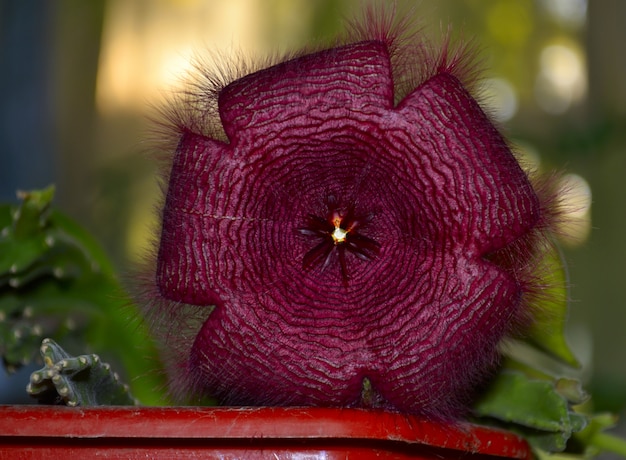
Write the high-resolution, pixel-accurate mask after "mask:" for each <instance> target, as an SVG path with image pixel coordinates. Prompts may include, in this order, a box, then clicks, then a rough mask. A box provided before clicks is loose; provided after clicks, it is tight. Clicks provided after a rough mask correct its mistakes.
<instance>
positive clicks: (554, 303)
mask: <svg viewBox="0 0 626 460" xmlns="http://www.w3.org/2000/svg"><path fill="white" fill-rule="evenodd" d="M538 271H540V272H541V273H544V277H543V279H542V283H543V284H544V286H546V287H545V288H544V289H543V292H542V293H541V297H540V298H541V301H540V302H538V305H537V306H536V307H535V310H534V311H533V319H534V323H533V325H532V326H531V328H530V330H529V331H528V334H527V337H526V341H527V342H528V343H529V344H531V345H533V346H534V347H536V348H538V349H539V350H542V351H544V352H546V353H548V354H549V355H550V356H552V357H554V358H556V359H558V360H560V361H561V362H563V363H565V364H567V365H569V366H572V367H576V368H578V367H580V363H579V362H578V359H576V356H574V354H573V353H572V351H571V349H570V347H569V345H568V344H567V340H566V338H565V323H566V321H567V315H568V301H567V298H568V297H567V272H566V267H565V263H564V261H563V258H562V256H561V254H560V253H559V252H558V250H556V249H555V250H553V251H549V252H548V254H547V256H546V257H545V259H544V261H543V266H542V267H539V268H538Z"/></svg>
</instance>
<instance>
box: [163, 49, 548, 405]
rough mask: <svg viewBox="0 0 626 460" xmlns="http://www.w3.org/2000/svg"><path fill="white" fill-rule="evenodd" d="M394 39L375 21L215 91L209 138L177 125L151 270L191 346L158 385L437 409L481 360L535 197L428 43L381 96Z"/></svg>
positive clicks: (460, 392) (519, 298)
mask: <svg viewBox="0 0 626 460" xmlns="http://www.w3.org/2000/svg"><path fill="white" fill-rule="evenodd" d="M396 52H397V51H396V50H395V48H394V42H393V40H391V39H388V38H385V37H383V38H376V37H374V38H371V39H369V40H361V41H358V42H355V43H351V44H348V45H344V46H340V47H336V48H332V49H328V50H324V51H319V52H315V53H312V54H308V55H303V56H300V57H297V58H294V59H291V60H287V61H285V62H282V63H279V64H277V65H274V66H272V67H269V68H266V69H264V70H260V71H257V72H255V73H251V74H249V75H247V76H244V77H243V78H240V79H237V80H235V81H232V82H230V83H229V84H227V85H224V86H223V87H221V88H218V90H217V91H216V95H217V111H218V114H219V119H220V121H221V126H222V127H223V131H224V133H225V136H226V138H225V139H218V138H217V137H216V136H208V135H206V134H205V133H203V132H201V130H200V129H197V126H198V125H201V124H202V123H203V122H205V120H204V118H202V119H201V122H197V124H196V125H193V126H192V124H191V123H188V122H187V123H186V122H185V121H184V120H183V121H181V122H180V123H179V125H178V126H177V129H178V132H179V134H180V138H179V142H178V146H177V148H176V151H175V155H174V158H173V163H172V166H171V171H170V175H169V185H168V190H167V196H166V201H165V206H164V209H163V222H162V233H161V240H160V246H159V251H158V262H157V268H156V276H155V280H156V286H157V287H158V291H159V293H160V296H162V297H163V298H165V299H168V300H169V301H173V303H172V304H171V305H170V307H169V308H171V310H169V311H171V312H174V311H176V309H184V308H189V307H184V305H194V306H198V308H195V310H194V311H196V312H199V314H200V315H204V316H203V317H202V324H201V325H200V326H199V327H196V328H195V329H194V328H193V326H191V325H190V326H189V328H188V329H185V330H175V331H170V334H173V335H180V336H181V337H184V338H183V339H181V340H180V342H181V343H187V344H188V345H187V346H179V347H178V348H177V350H179V352H180V353H183V355H182V356H178V357H177V358H176V359H177V360H178V361H177V362H176V364H175V365H173V366H172V367H173V370H172V373H173V377H172V379H173V380H174V381H175V382H176V383H175V385H182V386H184V387H185V388H186V389H190V390H193V391H195V392H199V393H201V394H206V395H210V396H213V397H216V398H218V399H219V400H220V401H221V402H223V403H227V404H253V405H258V404H271V405H325V406H362V405H377V406H382V407H388V408H393V409H397V410H402V411H407V412H412V413H422V414H431V415H433V414H438V416H446V415H453V414H456V413H458V411H459V410H460V409H461V408H462V407H463V404H465V403H466V401H467V397H468V395H469V394H470V393H471V391H472V390H473V388H474V387H475V385H476V384H477V383H479V382H480V381H481V378H482V377H483V376H484V375H485V374H486V373H488V372H489V371H490V367H491V366H492V365H493V363H494V362H495V361H496V359H497V351H496V349H497V344H498V342H499V341H500V340H501V339H502V338H503V337H505V336H506V334H507V333H508V332H510V331H511V328H512V325H514V324H515V322H516V321H518V320H519V319H520V317H521V316H522V315H523V310H524V306H525V301H524V298H525V295H526V294H527V290H528V286H527V281H528V280H527V279H526V278H524V276H525V275H523V274H524V273H527V270H526V269H525V268H526V267H525V266H523V265H525V264H528V260H529V257H527V256H524V257H522V256H521V254H522V253H524V254H526V253H527V252H532V249H533V248H532V247H531V246H532V245H531V244H520V242H524V241H531V236H532V238H534V237H535V236H536V235H537V233H538V231H537V230H538V229H539V228H540V227H541V225H542V205H541V204H540V200H539V198H538V196H537V194H536V193H535V191H534V190H533V187H532V186H531V183H530V181H529V179H528V178H527V175H526V174H525V173H524V171H523V170H522V169H521V168H520V166H519V165H518V163H517V161H516V159H515V158H514V156H513V154H512V153H511V151H510V149H509V147H508V146H507V143H506V142H505V140H504V139H503V137H502V136H501V135H500V133H499V132H498V130H497V129H496V128H495V127H494V126H493V124H492V123H491V121H490V120H489V118H488V117H487V116H486V115H485V113H484V112H483V111H482V110H481V108H480V106H479V105H478V103H477V102H476V101H475V100H474V99H473V98H472V96H471V95H470V93H469V92H468V90H467V89H466V87H465V86H464V85H463V83H462V80H463V75H462V71H461V70H459V69H460V68H462V65H460V61H461V60H462V59H463V57H459V56H456V57H454V56H453V57H447V55H446V51H445V50H444V51H442V53H441V55H440V56H437V57H436V58H434V59H432V60H431V64H430V67H429V68H428V69H426V70H427V71H426V72H422V79H421V80H420V81H418V82H416V83H415V85H414V86H413V87H412V88H411V90H410V91H406V93H407V94H406V95H405V96H403V97H401V98H400V100H399V102H394V100H395V99H398V89H397V87H394V82H395V81H399V79H400V76H401V72H402V69H400V71H398V69H394V68H392V62H395V61H394V56H396V55H395V54H394V53H396ZM402 62H403V66H404V68H409V67H410V62H409V63H407V61H406V59H405V60H404V61H402ZM418 65H419V64H418ZM422 67H424V66H423V65H422ZM396 86H398V84H397V83H396ZM206 93H210V91H207V92H206ZM205 96H206V97H209V96H210V94H204V95H203V96H202V97H205ZM207 106H210V104H207ZM207 123H208V122H207ZM520 247H522V248H523V250H522V251H519V250H518V249H519V248H520ZM511 248H518V249H511ZM507 251H508V252H507ZM516 251H517V252H519V253H520V259H519V260H520V261H519V262H516V258H515V257H508V256H507V257H502V256H501V255H502V254H509V253H512V254H513V256H515V254H516ZM516 264H517V265H516ZM155 308H157V307H155ZM157 316H158V315H155V317H157ZM174 316H175V315H174ZM160 317H161V320H162V321H163V322H164V323H166V324H167V323H168V321H171V317H173V316H170V315H167V314H162V315H160ZM176 324H180V323H176ZM176 327H179V326H176ZM174 341H175V340H174ZM364 382H367V385H366V387H367V388H371V391H370V393H368V394H364V392H363V388H364Z"/></svg>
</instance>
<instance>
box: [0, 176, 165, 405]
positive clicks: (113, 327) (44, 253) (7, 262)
mask: <svg viewBox="0 0 626 460" xmlns="http://www.w3.org/2000/svg"><path fill="white" fill-rule="evenodd" d="M53 195H54V188H53V187H49V188H47V189H44V190H41V191H33V192H22V193H20V198H21V199H22V202H21V203H20V204H19V205H17V206H11V205H2V206H0V356H1V357H2V360H3V363H4V365H5V368H6V369H7V370H8V371H9V372H11V371H13V370H15V369H17V368H19V367H20V366H25V365H28V364H29V363H31V362H33V361H34V360H36V359H37V357H38V356H37V349H38V348H39V343H40V342H41V339H42V338H43V337H52V338H54V340H57V341H58V342H59V343H62V344H63V345H64V346H65V347H67V348H71V349H75V350H81V351H83V352H92V351H94V350H96V351H98V352H101V353H102V354H103V356H107V359H111V360H113V362H117V363H120V364H122V365H123V367H124V368H125V369H126V371H127V374H126V375H127V377H128V378H129V380H130V381H131V385H132V387H133V392H134V393H135V394H136V395H137V396H138V397H139V398H140V399H141V400H142V402H144V403H145V404H156V403H158V402H159V401H161V400H160V398H159V395H158V392H156V391H155V390H156V389H157V388H158V387H159V386H162V381H161V379H160V377H159V376H158V375H156V374H155V371H154V369H155V368H158V360H157V358H156V353H155V351H154V348H153V347H152V345H151V340H150V339H149V337H148V335H147V333H146V331H144V329H143V328H142V327H141V324H140V322H139V319H138V316H137V314H136V313H135V312H134V309H133V308H132V306H131V305H130V302H129V300H128V298H127V297H126V295H125V294H124V293H123V291H122V290H121V289H120V286H119V285H118V282H117V280H116V278H115V275H114V273H113V269H112V266H111V265H110V263H109V261H108V260H107V258H106V256H105V255H104V253H103V252H102V250H101V249H100V247H99V246H98V244H97V243H96V242H95V241H94V239H93V238H92V237H91V236H89V235H88V234H87V233H86V232H85V231H84V230H83V229H82V228H80V227H79V226H78V225H76V223H74V222H73V221H72V220H70V219H68V218H67V217H65V216H64V215H63V214H61V213H59V212H58V211H56V210H54V209H52V207H51V201H52V198H53Z"/></svg>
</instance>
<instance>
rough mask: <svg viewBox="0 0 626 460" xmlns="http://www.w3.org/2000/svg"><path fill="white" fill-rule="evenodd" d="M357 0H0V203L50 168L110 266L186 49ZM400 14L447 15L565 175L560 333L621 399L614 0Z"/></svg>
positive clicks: (444, 6)
mask: <svg viewBox="0 0 626 460" xmlns="http://www.w3.org/2000/svg"><path fill="white" fill-rule="evenodd" d="M361 3H362V2H358V1H356V0H344V1H331V0H228V1H226V0H108V1H105V0H89V1H85V0H55V1H49V0H0V66H1V72H0V92H1V99H0V100H1V101H2V102H1V103H0V117H1V119H0V201H3V202H5V201H15V190H17V189H32V188H41V187H44V186H46V185H48V184H50V183H55V184H56V185H57V190H58V192H57V198H56V205H57V207H58V208H60V209H62V210H63V211H64V212H66V213H67V214H69V215H70V216H72V217H73V218H75V219H76V220H78V221H79V222H80V223H81V224H82V225H84V226H85V227H86V228H87V229H88V230H89V231H90V232H92V233H93V234H94V235H95V236H96V238H97V239H98V240H99V241H101V242H102V243H103V245H104V246H105V248H106V250H107V251H108V253H109V254H110V256H111V257H112V259H113V261H114V263H115V265H116V266H117V268H118V270H119V271H120V273H123V272H124V271H125V270H127V269H128V267H130V266H131V265H132V264H133V263H134V262H136V261H137V260H138V258H139V257H140V255H141V253H142V251H144V250H145V248H146V247H147V244H148V241H149V240H150V237H151V235H152V233H151V229H154V206H155V204H156V203H157V202H158V196H159V191H158V187H157V184H156V180H155V176H156V168H155V161H154V158H151V156H150V154H149V152H146V146H145V142H144V140H145V139H146V132H147V129H148V127H149V126H148V123H147V115H148V114H149V113H150V106H151V105H154V104H158V103H159V102H161V101H162V100H163V98H164V97H166V95H167V94H168V92H169V91H171V90H172V89H173V88H175V87H176V85H178V84H180V81H181V78H182V77H183V76H184V74H185V72H186V71H187V70H188V69H189V67H190V60H191V59H192V58H193V57H194V56H203V53H204V50H207V49H209V50H212V51H221V52H223V53H225V54H226V55H228V53H229V52H232V50H242V51H243V52H244V54H245V55H251V56H258V55H261V56H263V55H267V54H271V53H275V52H276V51H277V50H278V51H280V50H283V51H284V50H292V49H297V48H299V47H301V46H303V45H307V44H312V43H315V42H319V41H320V40H325V39H329V38H330V37H332V36H333V35H334V34H335V33H337V32H339V31H341V30H342V29H341V18H342V17H344V16H347V17H350V16H351V15H352V14H351V12H352V11H355V10H357V9H359V8H360V5H361ZM398 3H399V4H400V5H405V4H409V5H410V4H411V2H402V1H399V2H398ZM416 15H418V16H419V20H420V23H421V24H423V26H424V29H425V31H426V32H428V33H431V34H433V35H434V36H435V37H437V36H440V35H441V30H446V29H447V27H448V24H451V25H452V29H453V31H454V35H455V36H461V37H464V39H471V40H474V41H475V42H476V44H477V45H478V46H479V48H480V49H481V51H482V54H481V56H482V58H483V61H484V64H485V68H486V72H485V77H486V80H485V81H484V94H485V95H486V96H487V98H486V100H487V102H489V103H490V105H491V106H492V108H493V113H494V116H495V117H496V119H498V120H499V121H501V122H502V125H503V129H504V131H505V132H506V134H507V135H508V136H509V137H510V138H511V139H512V140H513V141H514V143H515V144H516V145H518V146H519V149H520V151H521V152H522V153H523V154H524V155H525V156H526V157H527V158H528V159H529V160H530V161H531V162H532V163H533V164H535V165H536V166H538V167H539V168H540V169H542V170H550V169H553V168H556V169H562V168H565V169H567V171H568V173H571V174H570V175H568V176H567V179H568V181H569V183H570V184H571V185H572V187H573V188H574V190H575V196H576V197H577V201H576V203H574V205H575V206H576V207H577V216H576V217H577V225H576V226H575V227H573V228H570V229H569V233H570V235H571V237H570V238H569V239H568V240H567V241H565V242H564V250H565V255H566V259H567V261H568V266H569V273H570V280H571V285H572V287H571V293H570V296H571V299H572V302H571V319H570V323H569V325H568V335H569V340H570V342H571V345H572V347H573V348H574V350H575V352H576V354H577V356H578V357H579V359H580V360H581V361H582V362H583V364H584V368H583V371H582V376H583V378H584V379H585V381H586V382H587V384H588V386H589V387H590V388H591V389H592V390H593V392H594V397H595V399H596V405H597V406H598V409H611V410H614V411H621V410H623V408H624V407H625V405H626V331H625V329H626V292H625V289H626V267H624V264H625V263H626V238H625V237H624V235H626V212H625V211H626V210H625V206H624V203H626V186H624V182H625V181H626V178H625V177H624V176H625V174H626V129H624V128H625V127H626V126H625V125H626V53H625V52H624V43H626V28H625V27H624V24H625V23H626V2H623V1H621V0H603V1H602V2H600V1H596V2H590V1H589V2H588V1H586V0H439V1H434V0H430V1H428V0H424V1H422V2H419V4H418V6H417V8H416ZM0 385H3V383H1V381H0ZM0 393H2V387H0Z"/></svg>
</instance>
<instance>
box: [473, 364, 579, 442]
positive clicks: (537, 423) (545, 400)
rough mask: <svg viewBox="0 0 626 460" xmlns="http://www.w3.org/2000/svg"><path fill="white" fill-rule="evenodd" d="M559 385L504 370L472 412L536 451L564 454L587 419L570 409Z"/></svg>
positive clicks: (569, 385)
mask: <svg viewBox="0 0 626 460" xmlns="http://www.w3.org/2000/svg"><path fill="white" fill-rule="evenodd" d="M557 385H558V384H555V382H552V381H550V380H544V379H531V378H529V377H528V376H526V375H525V374H524V373H522V372H518V371H510V370H504V371H502V372H500V373H499V374H498V375H497V376H496V378H495V379H494V380H493V381H492V382H491V383H490V385H489V387H488V388H487V390H486V392H485V393H484V394H483V395H482V396H481V398H480V399H479V400H478V401H476V403H475V405H474V407H473V411H474V413H475V414H476V415H477V416H478V417H481V418H484V419H487V420H492V421H494V422H496V423H497V424H499V425H501V426H504V427H505V428H507V429H510V430H512V431H516V432H518V433H520V434H522V435H523V436H525V437H526V438H527V439H528V440H529V442H530V443H531V444H532V445H533V446H534V447H536V448H539V449H542V450H544V451H548V452H557V451H562V450H564V449H565V447H566V445H567V441H568V440H569V439H570V437H571V435H572V433H574V432H576V431H580V430H582V429H583V428H584V427H585V425H586V418H585V417H584V416H582V415H580V414H577V413H575V412H573V411H572V410H571V409H570V404H569V401H568V399H567V398H566V397H565V396H563V394H561V392H560V391H559V390H558V389H557ZM564 385H565V384H564ZM565 386H566V387H567V391H570V392H571V391H573V387H572V386H571V384H570V383H567V384H566V385H565ZM576 399H579V398H578V395H576Z"/></svg>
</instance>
